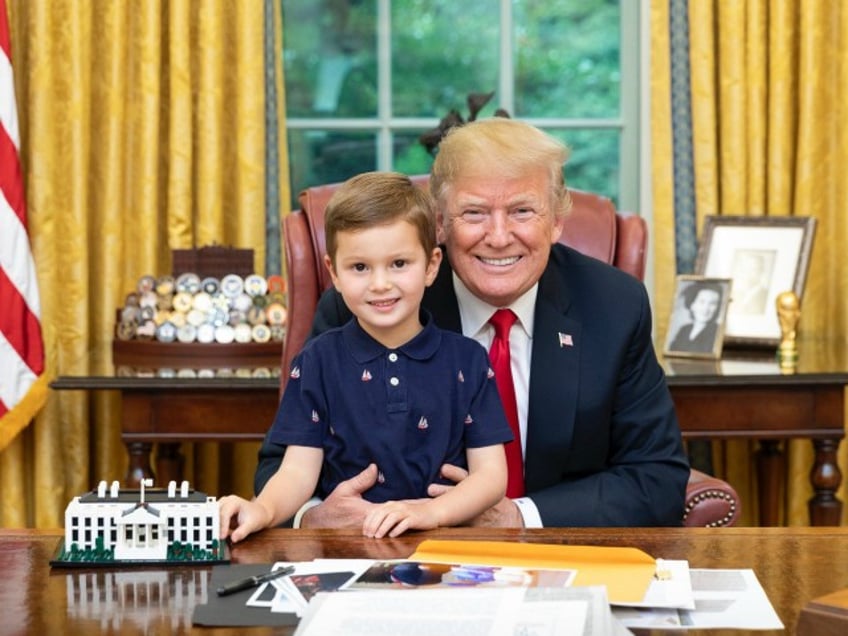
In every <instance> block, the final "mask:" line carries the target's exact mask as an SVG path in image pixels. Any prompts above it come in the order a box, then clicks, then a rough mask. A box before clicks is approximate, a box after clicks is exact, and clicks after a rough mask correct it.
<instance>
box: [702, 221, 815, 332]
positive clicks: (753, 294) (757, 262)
mask: <svg viewBox="0 0 848 636" xmlns="http://www.w3.org/2000/svg"><path fill="white" fill-rule="evenodd" d="M815 230H816V220H815V219H814V218H813V217H780V218H776V217H748V216H707V217H705V219H704V228H703V232H702V236H701V241H700V245H699V248H698V256H697V260H696V262H695V273H696V274H697V275H700V276H707V277H714V278H729V279H731V280H732V281H733V286H732V291H731V299H730V304H729V306H728V310H727V321H726V324H725V329H724V343H725V344H727V345H752V346H777V345H778V344H779V343H780V323H779V322H778V320H777V309H776V306H775V300H776V298H777V296H778V294H780V293H782V292H785V291H794V292H795V294H796V295H797V296H798V299H799V300H801V299H802V297H803V293H804V285H805V283H806V280H807V270H808V269H809V264H810V254H811V252H812V247H813V238H814V237H815Z"/></svg>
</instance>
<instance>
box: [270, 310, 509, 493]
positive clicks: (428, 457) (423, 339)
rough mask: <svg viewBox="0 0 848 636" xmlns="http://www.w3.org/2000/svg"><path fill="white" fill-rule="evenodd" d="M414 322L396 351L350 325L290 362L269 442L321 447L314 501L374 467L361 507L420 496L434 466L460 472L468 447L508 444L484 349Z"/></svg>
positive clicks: (427, 322) (432, 479)
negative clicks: (417, 329)
mask: <svg viewBox="0 0 848 636" xmlns="http://www.w3.org/2000/svg"><path fill="white" fill-rule="evenodd" d="M421 317H422V322H423V323H424V328H423V329H422V330H421V332H420V333H419V334H418V335H417V336H415V337H414V338H413V339H412V340H410V341H409V342H407V343H406V344H404V345H402V346H401V347H399V348H397V349H387V348H386V347H384V346H383V345H382V344H380V343H379V342H377V341H376V340H374V339H373V338H372V337H371V336H369V335H368V334H367V333H366V332H365V331H364V330H363V329H362V328H361V327H360V326H359V323H358V322H357V321H356V318H353V319H352V320H351V321H350V322H348V323H347V324H346V325H344V326H343V327H340V328H337V329H332V330H330V331H327V332H325V333H322V334H321V335H320V336H317V337H316V338H314V339H312V340H310V341H309V342H308V343H307V344H306V346H305V347H304V349H303V351H302V352H301V353H300V354H299V355H298V356H297V357H296V358H295V359H294V361H293V362H292V368H291V373H290V378H289V381H288V382H287V383H286V390H285V392H284V394H283V399H282V401H281V403H280V408H279V409H278V411H277V415H276V417H275V418H274V423H273V425H272V429H271V435H270V439H271V441H272V442H275V443H277V444H284V445H297V446H311V447H319V448H323V449H324V467H323V469H322V472H321V479H320V481H319V486H318V491H317V493H316V494H318V495H319V496H327V495H328V494H329V493H330V492H332V490H333V489H334V488H335V487H336V486H337V485H338V484H339V482H341V481H343V480H346V479H349V478H351V477H353V476H355V475H356V474H358V473H359V472H361V471H362V470H363V469H365V468H366V467H367V466H368V464H370V463H371V462H374V463H375V464H377V467H378V469H379V473H378V478H377V484H376V485H375V486H374V487H373V488H371V489H370V490H369V491H368V492H366V493H365V494H364V497H365V498H366V499H367V500H369V501H371V502H374V503H380V502H383V501H389V500H396V499H409V498H422V497H427V486H428V485H429V484H431V483H436V482H443V483H444V481H445V480H443V479H441V478H440V476H439V468H440V467H441V466H442V464H445V463H448V464H454V465H456V466H462V467H466V468H467V466H468V462H467V461H466V456H465V449H466V447H471V448H474V447H481V446H491V445H494V444H500V443H503V442H508V441H510V440H511V439H512V432H511V430H510V428H509V424H508V423H507V421H506V416H505V415H504V412H503V406H502V405H501V401H500V397H499V396H498V391H497V386H496V384H495V379H494V376H493V374H492V372H491V370H490V368H489V359H488V356H487V354H486V350H485V349H484V348H483V347H482V346H481V345H480V344H479V343H478V342H476V341H475V340H472V339H471V338H466V337H465V336H462V335H461V334H457V333H453V332H449V331H442V330H441V329H439V328H438V327H436V326H435V324H434V323H433V320H432V318H431V316H430V315H429V314H428V313H426V312H424V311H422V312H421Z"/></svg>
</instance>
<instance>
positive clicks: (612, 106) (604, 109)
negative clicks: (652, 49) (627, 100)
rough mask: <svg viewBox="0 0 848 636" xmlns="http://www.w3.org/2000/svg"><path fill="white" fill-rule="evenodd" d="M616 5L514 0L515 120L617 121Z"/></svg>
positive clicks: (588, 0)
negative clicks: (590, 118)
mask: <svg viewBox="0 0 848 636" xmlns="http://www.w3.org/2000/svg"><path fill="white" fill-rule="evenodd" d="M618 5H619V1H618V0H580V2H537V1H533V0H515V2H514V3H513V6H514V16H513V17H514V30H513V46H514V47H515V66H516V68H515V74H516V76H515V113H513V114H514V115H515V116H517V117H571V118H575V117H616V116H618V112H619V80H620V66H619V59H620V50H621V42H620V40H621V38H620V33H619V31H620V29H619V19H620V8H619V6H618Z"/></svg>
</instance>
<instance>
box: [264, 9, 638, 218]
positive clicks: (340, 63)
mask: <svg viewBox="0 0 848 636" xmlns="http://www.w3.org/2000/svg"><path fill="white" fill-rule="evenodd" d="M280 1H281V2H282V7H283V27H284V31H285V33H284V39H283V42H284V47H285V50H284V58H285V59H284V63H285V84H286V126H287V134H288V143H289V163H290V166H291V186H292V195H293V197H294V198H296V196H297V193H298V192H299V191H300V190H301V189H303V188H304V187H307V186H310V185H315V184H320V183H329V182H333V181H341V180H344V179H346V178H348V177H350V176H351V175H353V174H356V173H357V172H362V171H364V170H375V169H380V170H384V169H394V170H399V171H401V172H405V173H407V174H420V173H425V172H427V171H428V170H429V167H430V163H431V158H430V156H429V155H428V154H427V153H426V151H425V150H424V148H423V146H421V145H420V144H419V143H418V136H419V135H420V134H421V133H422V132H424V131H426V130H429V129H430V128H433V127H434V126H435V125H436V124H437V123H438V121H439V119H440V118H441V117H443V116H444V115H446V114H447V113H448V111H449V110H451V109H455V110H457V111H458V112H459V113H460V115H461V116H462V117H463V118H467V117H468V115H469V113H468V107H467V105H466V98H467V96H468V94H469V93H488V92H490V91H494V92H495V95H494V97H493V98H492V100H491V101H490V102H489V103H488V104H487V106H486V107H485V108H484V109H483V111H482V112H481V113H480V116H481V117H487V116H491V115H492V114H493V113H494V111H495V109H496V108H499V107H500V108H504V109H505V110H506V111H507V112H508V113H509V114H510V115H511V116H513V117H516V118H520V119H523V120H526V121H529V122H531V123H533V124H536V125H538V126H540V127H541V128H544V129H545V130H547V131H548V132H550V133H551V134H553V135H555V136H557V137H559V138H561V139H562V140H563V141H565V142H566V143H567V144H568V145H569V146H570V147H571V149H572V155H571V159H570V160H569V162H568V164H567V165H566V180H567V182H568V184H569V185H571V186H573V187H576V188H581V189H586V190H592V191H595V192H599V193H603V194H605V195H607V196H610V197H611V198H613V200H614V201H616V203H617V204H618V206H619V207H622V208H628V209H637V208H638V204H639V200H638V194H639V192H638V190H639V188H638V179H639V174H638V163H639V162H638V159H639V148H638V120H639V112H638V111H639V90H638V86H639V78H638V72H639V50H638V47H639V37H638V35H639V25H640V19H639V18H640V3H639V2H634V1H632V0H627V1H621V0H559V1H557V2H538V1H533V0H475V1H468V2H457V1H456V0H403V1H400V0H394V1H392V0H280ZM293 203H294V202H293Z"/></svg>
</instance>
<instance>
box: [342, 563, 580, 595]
mask: <svg viewBox="0 0 848 636" xmlns="http://www.w3.org/2000/svg"><path fill="white" fill-rule="evenodd" d="M576 575H577V571H576V570H571V569H563V570H553V569H551V570H548V569H538V568H524V567H506V566H489V565H461V564H456V563H453V564H451V563H433V562H426V561H377V562H375V563H374V564H373V565H372V566H371V567H369V568H368V569H367V570H365V572H363V573H362V574H360V575H359V576H358V577H357V578H356V579H355V580H353V581H351V582H350V583H349V584H348V585H347V586H346V587H347V588H349V589H374V588H382V589H404V588H422V587H425V588H426V587H568V586H570V585H571V584H572V583H573V581H574V577H575V576H576Z"/></svg>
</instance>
